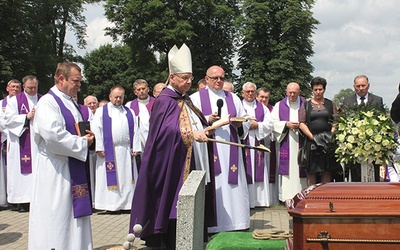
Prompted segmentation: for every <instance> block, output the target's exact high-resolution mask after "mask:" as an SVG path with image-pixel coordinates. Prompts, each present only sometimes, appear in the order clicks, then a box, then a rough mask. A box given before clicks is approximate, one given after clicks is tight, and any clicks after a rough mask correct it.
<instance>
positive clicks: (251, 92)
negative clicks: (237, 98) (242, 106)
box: [243, 90, 256, 94]
mask: <svg viewBox="0 0 400 250" xmlns="http://www.w3.org/2000/svg"><path fill="white" fill-rule="evenodd" d="M243 92H245V93H247V94H253V93H254V92H256V91H255V90H243Z"/></svg>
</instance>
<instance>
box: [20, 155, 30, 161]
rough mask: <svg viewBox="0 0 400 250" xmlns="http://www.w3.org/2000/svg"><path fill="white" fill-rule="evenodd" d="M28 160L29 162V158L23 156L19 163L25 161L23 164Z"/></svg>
mask: <svg viewBox="0 0 400 250" xmlns="http://www.w3.org/2000/svg"><path fill="white" fill-rule="evenodd" d="M30 160H31V158H30V157H28V156H27V155H25V156H24V157H22V158H21V161H25V162H27V161H30Z"/></svg>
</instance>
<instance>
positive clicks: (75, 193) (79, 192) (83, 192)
mask: <svg viewBox="0 0 400 250" xmlns="http://www.w3.org/2000/svg"><path fill="white" fill-rule="evenodd" d="M84 196H89V189H88V185H87V183H85V184H80V185H75V186H72V198H73V199H75V198H80V197H84Z"/></svg>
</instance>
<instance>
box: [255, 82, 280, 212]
mask: <svg viewBox="0 0 400 250" xmlns="http://www.w3.org/2000/svg"><path fill="white" fill-rule="evenodd" d="M270 95H271V90H269V89H268V88H266V87H260V88H258V89H257V97H256V99H257V101H259V102H261V103H262V104H264V106H266V107H267V108H268V110H269V112H272V110H273V108H274V106H272V105H271V104H270V103H269V98H270ZM271 119H272V118H271ZM264 145H265V146H266V147H267V148H269V149H270V150H271V153H267V154H266V158H265V161H266V164H267V166H268V169H269V174H268V175H269V190H270V197H271V204H272V205H274V204H277V203H278V202H279V200H278V194H279V191H278V183H277V180H278V171H277V162H276V159H277V158H278V156H279V144H278V143H276V138H275V136H274V134H273V133H271V134H270V135H269V136H267V137H265V138H264Z"/></svg>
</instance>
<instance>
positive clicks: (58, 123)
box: [28, 62, 94, 250]
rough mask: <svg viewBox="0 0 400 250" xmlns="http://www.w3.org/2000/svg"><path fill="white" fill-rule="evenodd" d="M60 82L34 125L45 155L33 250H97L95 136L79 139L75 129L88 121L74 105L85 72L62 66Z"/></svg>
mask: <svg viewBox="0 0 400 250" xmlns="http://www.w3.org/2000/svg"><path fill="white" fill-rule="evenodd" d="M54 80H55V86H53V87H52V88H51V89H50V90H49V92H48V93H47V94H46V95H44V96H43V97H41V98H40V100H39V102H38V104H37V108H36V112H35V119H34V121H33V124H34V125H33V127H34V132H35V142H36V143H37V145H38V150H39V153H38V154H37V157H38V158H37V160H36V162H37V166H38V168H37V169H36V173H34V181H33V186H32V193H33V194H32V200H31V204H30V212H29V242H28V249H29V250H36V249H80V250H84V249H85V250H91V249H93V244H92V230H91V223H90V215H91V214H92V204H91V201H90V195H89V187H88V181H87V176H86V170H85V161H86V160H87V155H88V149H89V146H90V145H91V144H92V143H93V140H94V134H93V132H91V131H90V130H86V131H85V132H86V134H85V135H82V136H78V132H77V129H76V126H75V124H77V123H82V122H83V121H84V118H83V114H82V111H81V110H80V109H79V106H78V104H77V103H76V102H75V101H74V100H73V97H74V96H75V95H76V94H77V93H78V91H79V89H80V87H81V81H82V74H81V68H80V67H79V66H78V65H77V64H75V63H71V62H63V63H59V64H58V65H57V69H56V72H55V74H54ZM85 108H86V107H85ZM86 109H87V108H86Z"/></svg>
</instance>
